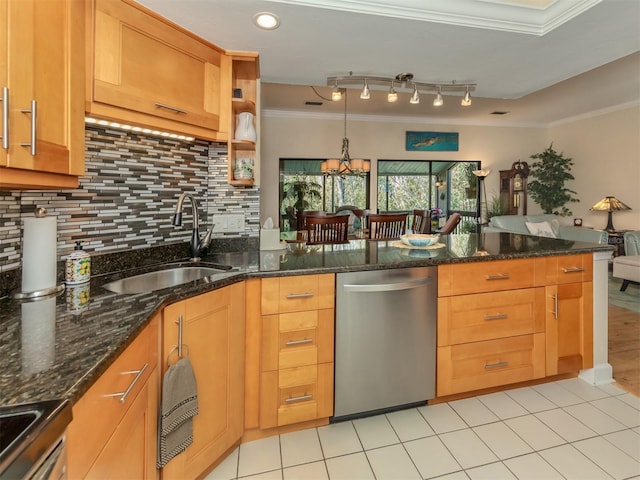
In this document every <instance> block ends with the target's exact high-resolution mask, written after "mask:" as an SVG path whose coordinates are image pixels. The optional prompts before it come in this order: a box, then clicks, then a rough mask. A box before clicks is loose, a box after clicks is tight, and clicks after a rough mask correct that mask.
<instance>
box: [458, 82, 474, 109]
mask: <svg viewBox="0 0 640 480" xmlns="http://www.w3.org/2000/svg"><path fill="white" fill-rule="evenodd" d="M460 105H462V106H463V107H468V106H469V105H471V95H470V94H469V87H467V92H466V93H465V94H464V97H463V98H462V101H461V102H460Z"/></svg>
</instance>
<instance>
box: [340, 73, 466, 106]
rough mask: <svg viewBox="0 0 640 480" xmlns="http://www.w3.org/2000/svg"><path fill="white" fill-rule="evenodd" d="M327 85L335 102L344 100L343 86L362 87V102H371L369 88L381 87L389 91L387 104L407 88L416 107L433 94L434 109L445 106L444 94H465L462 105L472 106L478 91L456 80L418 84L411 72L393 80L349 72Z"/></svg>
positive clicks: (461, 101)
mask: <svg viewBox="0 0 640 480" xmlns="http://www.w3.org/2000/svg"><path fill="white" fill-rule="evenodd" d="M327 85H328V86H331V87H333V91H332V92H331V99H332V100H333V101H338V100H340V99H341V98H342V90H343V89H342V88H340V87H342V86H346V85H356V86H358V85H362V91H361V93H360V98H361V99H362V100H369V99H370V98H371V92H370V90H369V86H370V85H381V86H384V87H386V88H387V89H388V93H387V102H390V103H394V102H397V101H398V91H397V89H404V88H406V89H410V91H411V97H410V98H409V103H411V104H414V105H415V104H418V103H420V94H421V93H433V94H434V95H435V97H434V99H433V106H434V107H441V106H442V105H443V104H444V99H443V97H442V94H443V93H460V94H463V96H462V99H461V100H460V105H462V106H463V107H468V106H470V105H471V92H473V91H474V90H475V89H476V84H475V83H471V82H467V83H458V82H456V81H455V80H454V81H451V82H450V83H432V82H418V81H415V80H414V79H413V73H409V72H402V73H399V74H397V75H396V76H395V77H393V78H392V77H381V76H376V75H354V74H353V72H349V75H341V76H336V77H327Z"/></svg>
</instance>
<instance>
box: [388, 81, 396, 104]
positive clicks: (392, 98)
mask: <svg viewBox="0 0 640 480" xmlns="http://www.w3.org/2000/svg"><path fill="white" fill-rule="evenodd" d="M397 101H398V92H396V89H395V87H394V86H393V82H391V88H390V89H389V93H388V94H387V102H389V103H393V102H397Z"/></svg>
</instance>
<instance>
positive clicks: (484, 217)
mask: <svg viewBox="0 0 640 480" xmlns="http://www.w3.org/2000/svg"><path fill="white" fill-rule="evenodd" d="M490 173H491V170H474V171H473V174H474V175H475V176H476V177H478V189H479V190H478V192H479V200H480V201H479V205H478V206H479V207H480V208H478V224H479V225H487V224H488V223H489V214H488V204H487V187H486V186H485V184H484V179H485V178H487V176H488V175H489V174H490Z"/></svg>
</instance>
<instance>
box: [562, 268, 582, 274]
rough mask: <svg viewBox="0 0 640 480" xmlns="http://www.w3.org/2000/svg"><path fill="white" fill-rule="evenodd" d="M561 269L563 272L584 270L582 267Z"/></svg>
mask: <svg viewBox="0 0 640 480" xmlns="http://www.w3.org/2000/svg"><path fill="white" fill-rule="evenodd" d="M562 271H563V272H564V273H579V272H584V268H582V267H572V268H563V269H562Z"/></svg>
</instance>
